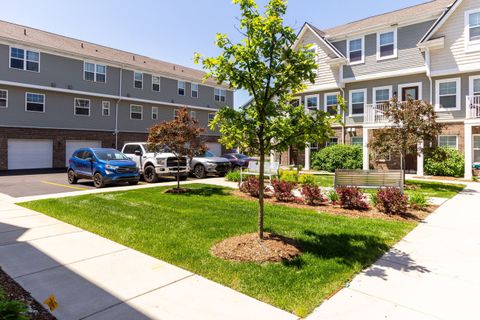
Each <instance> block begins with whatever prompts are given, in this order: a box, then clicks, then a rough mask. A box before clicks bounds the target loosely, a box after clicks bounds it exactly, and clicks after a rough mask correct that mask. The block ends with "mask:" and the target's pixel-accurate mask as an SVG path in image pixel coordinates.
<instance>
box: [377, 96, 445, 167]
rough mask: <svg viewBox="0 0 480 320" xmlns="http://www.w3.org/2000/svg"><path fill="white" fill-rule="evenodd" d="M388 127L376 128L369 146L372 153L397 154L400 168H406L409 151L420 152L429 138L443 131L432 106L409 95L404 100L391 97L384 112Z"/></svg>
mask: <svg viewBox="0 0 480 320" xmlns="http://www.w3.org/2000/svg"><path fill="white" fill-rule="evenodd" d="M385 117H386V118H387V119H389V121H390V123H391V126H389V127H386V128H381V129H375V131H374V134H373V139H372V141H370V142H369V144H368V145H369V147H371V148H372V150H373V151H374V152H375V153H378V154H382V155H383V154H387V153H389V152H392V153H397V154H399V155H400V168H401V170H404V169H405V157H406V155H407V154H409V153H417V154H421V153H422V152H423V149H424V148H423V146H422V145H421V143H422V142H424V141H432V140H433V139H435V137H436V136H438V135H439V134H440V133H441V132H442V128H443V125H442V124H441V123H438V122H437V115H436V114H435V110H434V108H433V106H432V105H431V104H429V103H427V102H425V101H420V100H413V99H412V98H408V100H407V101H406V102H401V101H398V99H397V98H393V99H392V100H391V101H390V103H389V107H388V108H387V110H386V111H385Z"/></svg>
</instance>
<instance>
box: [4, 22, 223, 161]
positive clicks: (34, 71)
mask: <svg viewBox="0 0 480 320" xmlns="http://www.w3.org/2000/svg"><path fill="white" fill-rule="evenodd" d="M204 75H205V74H204V72H202V71H198V70H195V69H191V68H187V67H183V66H180V65H176V64H174V63H168V62H164V61H159V60H155V59H152V58H148V57H145V56H141V55H138V54H135V53H130V52H125V51H121V50H116V49H112V48H108V47H105V46H102V45H97V44H93V43H89V42H86V41H82V40H77V39H72V38H69V37H65V36H61V35H57V34H53V33H49V32H45V31H41V30H38V29H34V28H29V27H25V26H21V25H17V24H13V23H9V22H5V21H0V170H12V169H31V168H62V167H65V166H66V163H67V161H68V158H69V156H70V155H71V153H72V152H73V150H75V149H77V148H79V147H113V148H118V149H120V148H121V147H122V146H123V144H124V143H126V142H132V141H146V138H147V134H148V129H149V127H150V126H152V125H153V124H155V123H158V122H161V121H167V120H171V119H173V118H174V117H175V114H176V112H178V110H179V109H180V108H183V107H186V108H187V109H188V110H189V112H190V115H191V116H192V117H194V118H196V119H197V120H198V121H199V125H200V126H203V127H207V125H208V122H209V121H210V120H211V119H212V118H213V117H214V116H215V112H216V111H218V109H219V108H220V107H222V106H226V105H227V106H233V91H232V89H231V88H228V87H226V86H224V85H219V84H217V83H216V82H215V81H214V80H213V79H209V80H207V81H205V82H203V81H202V80H203V77H204ZM205 135H206V139H207V141H208V146H209V148H210V149H211V151H213V152H214V153H220V152H221V146H220V144H219V143H218V142H217V140H218V137H219V133H218V132H212V131H209V130H207V131H206V132H205Z"/></svg>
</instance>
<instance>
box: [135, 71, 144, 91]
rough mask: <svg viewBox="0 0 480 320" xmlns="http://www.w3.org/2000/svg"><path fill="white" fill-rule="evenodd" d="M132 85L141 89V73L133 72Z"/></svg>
mask: <svg viewBox="0 0 480 320" xmlns="http://www.w3.org/2000/svg"><path fill="white" fill-rule="evenodd" d="M133 87H134V88H137V89H143V73H141V72H137V71H134V72H133Z"/></svg>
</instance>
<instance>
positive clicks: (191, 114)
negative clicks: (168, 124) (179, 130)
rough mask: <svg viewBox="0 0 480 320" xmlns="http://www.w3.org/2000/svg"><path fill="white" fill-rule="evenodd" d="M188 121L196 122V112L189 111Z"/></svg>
mask: <svg viewBox="0 0 480 320" xmlns="http://www.w3.org/2000/svg"><path fill="white" fill-rule="evenodd" d="M190 119H192V120H197V112H196V111H194V110H192V111H190Z"/></svg>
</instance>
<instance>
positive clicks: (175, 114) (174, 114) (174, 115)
mask: <svg viewBox="0 0 480 320" xmlns="http://www.w3.org/2000/svg"><path fill="white" fill-rule="evenodd" d="M177 112H180V109H173V119H176V118H177Z"/></svg>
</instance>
